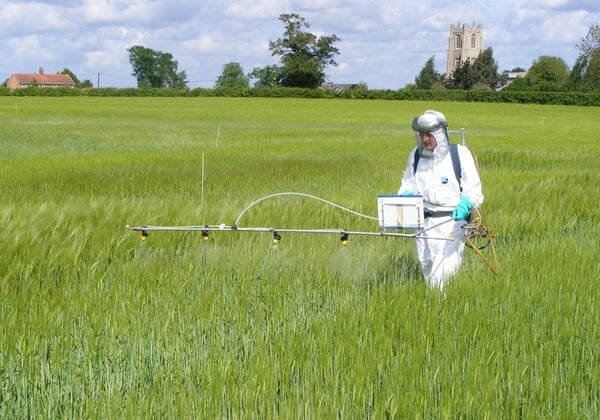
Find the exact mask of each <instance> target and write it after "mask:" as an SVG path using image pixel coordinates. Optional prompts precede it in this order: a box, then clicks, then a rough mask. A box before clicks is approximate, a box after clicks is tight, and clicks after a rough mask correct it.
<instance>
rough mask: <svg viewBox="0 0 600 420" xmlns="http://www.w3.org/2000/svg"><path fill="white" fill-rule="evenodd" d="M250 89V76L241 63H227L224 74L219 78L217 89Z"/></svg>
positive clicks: (216, 84)
mask: <svg viewBox="0 0 600 420" xmlns="http://www.w3.org/2000/svg"><path fill="white" fill-rule="evenodd" d="M248 87H250V83H249V80H248V76H246V75H245V74H244V70H243V69H242V66H241V65H240V63H235V62H231V63H227V64H225V65H224V66H223V72H222V73H221V75H220V76H219V77H218V78H217V82H216V83H215V88H217V89H246V88H248Z"/></svg>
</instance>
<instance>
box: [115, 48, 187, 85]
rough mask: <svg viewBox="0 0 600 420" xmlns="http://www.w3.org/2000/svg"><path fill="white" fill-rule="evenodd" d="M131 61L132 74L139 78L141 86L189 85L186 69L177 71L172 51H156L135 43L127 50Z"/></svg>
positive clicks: (138, 81)
mask: <svg viewBox="0 0 600 420" xmlns="http://www.w3.org/2000/svg"><path fill="white" fill-rule="evenodd" d="M127 51H128V52H129V62H130V63H131V66H132V67H133V73H132V76H135V78H136V79H137V83H138V87H139V88H144V89H146V88H164V87H169V88H173V89H185V88H186V87H187V81H186V78H187V76H186V74H185V71H181V72H178V71H177V66H178V63H177V60H174V59H173V55H172V54H170V53H164V52H162V51H155V50H153V49H151V48H145V47H142V46H140V45H135V46H133V47H131V48H129V49H128V50H127Z"/></svg>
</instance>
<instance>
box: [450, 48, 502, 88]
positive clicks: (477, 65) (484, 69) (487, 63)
mask: <svg viewBox="0 0 600 420" xmlns="http://www.w3.org/2000/svg"><path fill="white" fill-rule="evenodd" d="M498 80H499V78H498V64H497V63H496V61H495V60H494V55H493V50H492V49H491V48H486V49H485V50H483V51H482V52H481V54H479V56H478V57H477V58H476V59H475V60H473V61H472V62H471V60H466V61H465V62H464V63H463V64H462V65H460V66H459V67H458V68H456V70H454V73H452V76H451V77H450V78H449V79H448V80H447V81H446V84H447V85H448V87H450V88H452V89H465V90H467V89H472V88H473V87H474V86H483V85H485V86H488V87H489V88H490V89H495V88H496V86H497V85H498Z"/></svg>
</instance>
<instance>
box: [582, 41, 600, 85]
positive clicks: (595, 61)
mask: <svg viewBox="0 0 600 420" xmlns="http://www.w3.org/2000/svg"><path fill="white" fill-rule="evenodd" d="M581 89H582V90H583V91H586V92H588V91H600V49H597V50H596V52H594V54H593V55H592V58H591V59H590V61H589V63H588V66H587V69H586V70H585V74H584V75H583V77H582V79H581Z"/></svg>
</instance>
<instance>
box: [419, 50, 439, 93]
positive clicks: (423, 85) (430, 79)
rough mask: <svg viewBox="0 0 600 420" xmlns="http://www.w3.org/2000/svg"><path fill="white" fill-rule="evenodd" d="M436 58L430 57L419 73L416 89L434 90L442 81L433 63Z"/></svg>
mask: <svg viewBox="0 0 600 420" xmlns="http://www.w3.org/2000/svg"><path fill="white" fill-rule="evenodd" d="M434 58H435V56H433V55H432V56H431V57H429V59H428V60H427V62H426V63H425V66H424V67H423V68H422V69H421V71H420V72H419V75H418V76H417V77H416V78H415V87H416V88H417V89H426V90H429V89H432V88H433V87H434V85H436V84H437V83H438V82H440V81H441V80H442V75H441V74H439V73H438V72H436V71H435V66H434V63H433V60H434Z"/></svg>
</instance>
